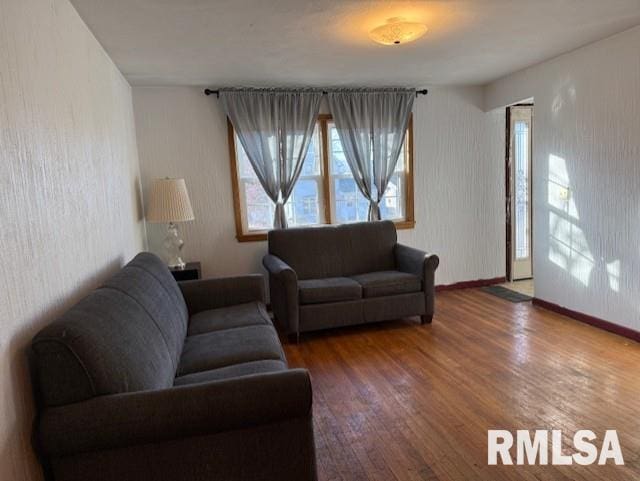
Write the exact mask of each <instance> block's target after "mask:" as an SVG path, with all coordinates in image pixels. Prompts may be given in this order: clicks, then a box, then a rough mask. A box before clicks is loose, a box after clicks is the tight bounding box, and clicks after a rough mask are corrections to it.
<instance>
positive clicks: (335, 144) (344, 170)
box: [329, 123, 351, 175]
mask: <svg viewBox="0 0 640 481" xmlns="http://www.w3.org/2000/svg"><path fill="white" fill-rule="evenodd" d="M329 140H330V142H329V149H330V152H329V154H330V158H331V173H332V174H334V175H342V174H349V175H351V170H350V169H349V164H347V159H346V157H345V156H344V151H343V150H342V144H341V143H340V137H339V136H338V130H337V129H336V126H335V124H333V123H330V124H329Z"/></svg>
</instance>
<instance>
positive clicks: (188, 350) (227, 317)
mask: <svg viewBox="0 0 640 481" xmlns="http://www.w3.org/2000/svg"><path fill="white" fill-rule="evenodd" d="M264 302H265V292H264V280H263V278H262V276H260V275H250V276H243V277H232V278H220V279H209V280H198V281H187V282H182V283H180V285H178V284H177V283H176V282H175V280H174V279H173V277H172V275H171V273H170V272H169V270H168V269H167V267H166V266H165V265H164V264H163V263H162V261H160V259H159V258H157V257H156V256H154V255H152V254H149V253H142V254H139V255H138V256H136V257H135V259H133V260H132V261H131V262H130V263H129V264H128V265H127V266H125V267H124V268H123V269H122V270H121V271H120V272H119V273H117V274H116V275H115V276H114V277H112V278H111V279H109V280H108V281H107V282H105V283H104V285H102V287H100V288H99V289H97V290H95V291H93V292H92V293H90V294H89V295H88V296H87V297H85V298H84V299H82V300H81V301H80V302H79V303H78V304H77V305H75V306H74V307H72V308H71V309H70V310H69V311H68V312H67V313H65V314H64V315H63V316H62V317H61V318H60V319H58V320H57V321H55V322H54V323H52V324H50V325H49V326H47V327H45V328H44V329H43V330H42V331H41V332H40V333H39V334H38V335H36V337H35V338H34V340H33V342H32V349H31V351H32V355H31V358H32V367H33V376H34V385H35V392H36V398H37V405H38V417H37V422H36V430H35V436H34V438H35V445H36V450H37V452H38V454H39V456H40V458H41V460H42V462H43V464H44V466H45V471H46V473H47V474H48V477H49V478H50V479H55V480H59V481H81V480H82V481H87V480H92V481H140V480H146V479H149V480H154V481H169V480H180V481H198V480H207V481H210V480H214V479H216V480H218V479H219V480H223V479H224V480H238V481H240V480H242V481H248V480H274V481H276V480H278V481H280V480H291V481H294V480H295V481H300V480H310V481H311V480H315V479H316V467H315V448H314V438H313V425H312V411H311V384H310V381H309V375H308V373H307V371H306V370H303V369H289V368H288V367H287V362H286V359H285V356H284V353H283V351H282V347H281V344H280V342H279V339H278V336H277V334H276V331H275V329H274V327H273V325H272V323H271V320H270V319H269V316H268V315H267V313H266V311H265V304H264Z"/></svg>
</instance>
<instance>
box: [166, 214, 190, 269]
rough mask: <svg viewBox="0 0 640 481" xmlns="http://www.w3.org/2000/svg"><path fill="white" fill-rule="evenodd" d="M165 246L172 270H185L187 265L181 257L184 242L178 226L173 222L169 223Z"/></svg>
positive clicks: (168, 262)
mask: <svg viewBox="0 0 640 481" xmlns="http://www.w3.org/2000/svg"><path fill="white" fill-rule="evenodd" d="M163 245H164V248H165V251H166V255H167V265H168V266H169V267H170V268H171V269H184V268H185V266H186V265H187V263H186V262H185V261H183V260H182V257H181V253H182V252H181V251H182V247H183V246H184V241H183V240H182V238H181V237H180V232H179V231H178V226H177V225H175V224H174V223H173V222H170V223H169V226H168V228H167V237H165V239H164V243H163Z"/></svg>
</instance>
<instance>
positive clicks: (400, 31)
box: [369, 17, 429, 45]
mask: <svg viewBox="0 0 640 481" xmlns="http://www.w3.org/2000/svg"><path fill="white" fill-rule="evenodd" d="M427 30H429V29H428V28H427V26H426V25H425V24H424V23H417V22H407V21H405V19H404V18H401V17H395V18H390V19H389V20H387V23H385V24H384V25H380V26H379V27H376V28H374V29H373V30H371V32H369V36H370V37H371V39H372V40H373V41H375V42H378V43H381V44H382V45H400V44H402V43H408V42H413V41H414V40H417V39H419V38H420V37H422V36H423V35H424V34H425V33H427Z"/></svg>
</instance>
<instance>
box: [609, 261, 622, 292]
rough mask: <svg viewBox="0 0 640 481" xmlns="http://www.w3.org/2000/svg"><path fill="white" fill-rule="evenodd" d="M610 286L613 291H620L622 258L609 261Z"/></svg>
mask: <svg viewBox="0 0 640 481" xmlns="http://www.w3.org/2000/svg"><path fill="white" fill-rule="evenodd" d="M607 275H608V276H609V287H610V288H611V290H612V291H613V292H620V259H617V260H615V261H613V262H609V263H607Z"/></svg>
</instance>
